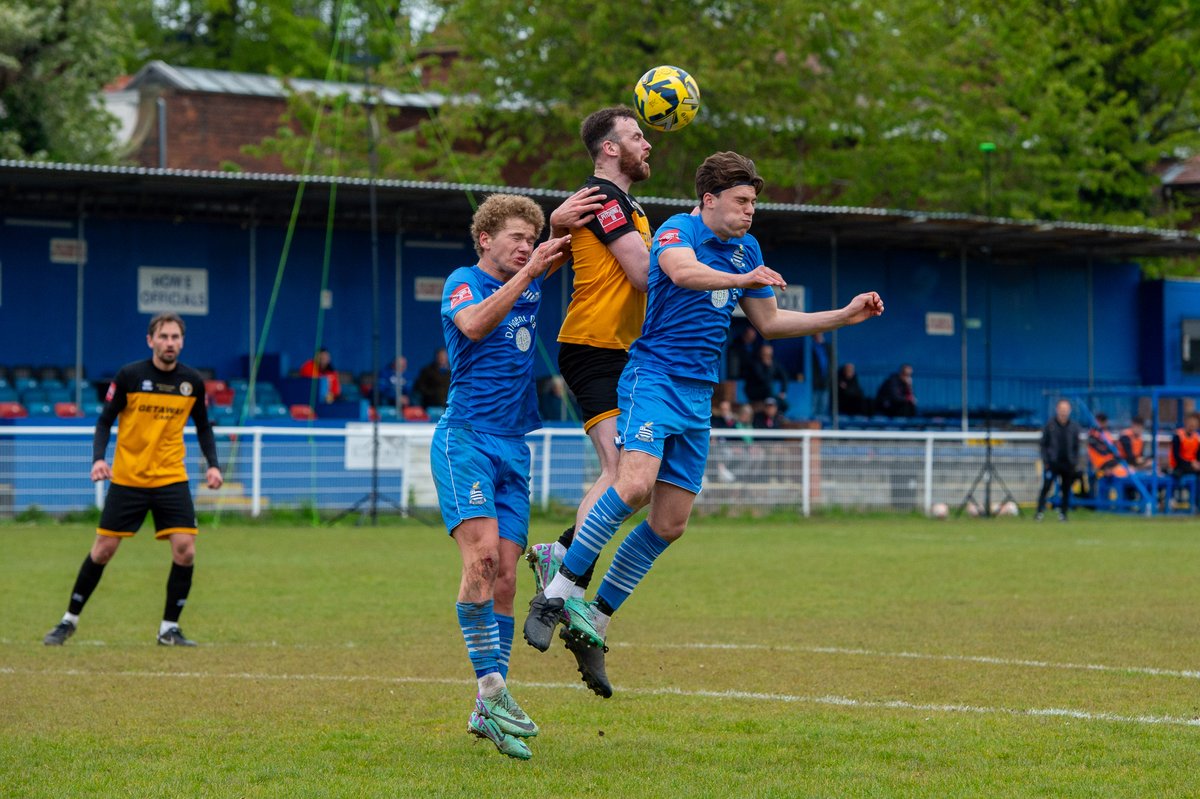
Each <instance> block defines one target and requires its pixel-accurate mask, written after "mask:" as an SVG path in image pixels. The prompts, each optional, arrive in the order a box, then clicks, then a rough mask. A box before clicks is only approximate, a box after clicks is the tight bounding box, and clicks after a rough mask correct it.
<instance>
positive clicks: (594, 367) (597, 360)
mask: <svg viewBox="0 0 1200 799" xmlns="http://www.w3.org/2000/svg"><path fill="white" fill-rule="evenodd" d="M628 362H629V353H627V352H625V350H608V349H604V348H603V347H589V346H588V345H586V344H568V343H565V342H563V343H560V344H559V345H558V370H559V371H560V372H562V376H563V380H565V381H567V388H569V389H571V393H572V394H574V395H575V399H576V400H578V401H579V409H580V411H581V412H582V413H583V429H584V430H590V429H591V428H592V425H594V424H596V423H597V422H599V421H602V420H604V419H609V418H612V417H614V416H616V415H617V382H618V381H620V379H621V372H622V370H624V369H625V364H626V363H628Z"/></svg>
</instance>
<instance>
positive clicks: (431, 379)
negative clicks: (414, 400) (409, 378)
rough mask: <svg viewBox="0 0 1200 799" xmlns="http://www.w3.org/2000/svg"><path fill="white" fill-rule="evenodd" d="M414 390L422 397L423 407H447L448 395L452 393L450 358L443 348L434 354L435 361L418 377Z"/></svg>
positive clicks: (426, 366)
mask: <svg viewBox="0 0 1200 799" xmlns="http://www.w3.org/2000/svg"><path fill="white" fill-rule="evenodd" d="M413 390H414V391H415V392H416V393H417V394H419V395H420V397H421V407H423V408H426V409H428V408H433V407H443V408H444V407H445V406H446V395H448V394H449V393H450V358H449V357H448V356H447V355H446V348H445V347H442V348H441V349H439V350H438V351H437V352H435V353H434V354H433V360H432V361H430V362H429V363H427V364H425V368H423V369H422V370H421V372H420V373H419V374H418V375H417V382H415V383H413Z"/></svg>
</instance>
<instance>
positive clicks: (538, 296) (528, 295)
mask: <svg viewBox="0 0 1200 799" xmlns="http://www.w3.org/2000/svg"><path fill="white" fill-rule="evenodd" d="M521 299H523V300H525V302H541V301H542V292H540V291H534V290H533V289H525V291H523V292H521Z"/></svg>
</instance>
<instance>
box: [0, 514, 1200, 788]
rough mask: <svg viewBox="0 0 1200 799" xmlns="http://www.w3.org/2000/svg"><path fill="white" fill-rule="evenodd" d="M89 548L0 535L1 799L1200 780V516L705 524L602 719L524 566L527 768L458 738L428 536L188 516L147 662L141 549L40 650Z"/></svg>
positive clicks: (460, 717) (521, 679)
mask: <svg viewBox="0 0 1200 799" xmlns="http://www.w3.org/2000/svg"><path fill="white" fill-rule="evenodd" d="M561 528H562V524H561V523H559V522H537V523H535V525H534V530H533V533H532V540H533V541H542V540H549V539H550V538H552V537H554V536H555V535H557V532H558V531H559V530H561ZM91 540H92V528H90V527H85V526H40V527H36V526H35V527H22V526H4V527H0V608H2V609H3V613H0V796H4V797H79V796H98V797H107V796H122V797H124V796H179V797H185V796H186V797H309V796H313V797H376V796H378V797H409V796H421V797H457V796H470V797H474V796H484V795H489V796H508V797H520V796H533V795H537V796H539V797H557V796H564V797H568V796H569V797H593V796H610V797H614V796H615V797H629V798H630V799H633V798H634V797H732V796H738V797H742V796H745V797H792V796H814V797H816V796H819V797H859V796H871V797H895V796H906V797H907V796H914V797H915V796H920V797H947V796H954V797H960V796H961V797H975V796H978V797H997V796H1005V797H1009V796H1054V797H1098V796H1104V797H1110V796H1130V797H1167V796H1195V795H1197V793H1200V777H1197V774H1198V773H1200V671H1197V669H1200V635H1198V633H1200V580H1198V579H1197V574H1198V573H1200V525H1197V523H1196V522H1194V521H1185V522H1179V521H1175V520H1142V519H1129V518H1099V517H1088V516H1086V515H1083V514H1080V515H1079V516H1078V518H1077V519H1075V520H1073V521H1072V522H1071V523H1069V524H1065V525H1064V524H1058V523H1056V522H1050V521H1047V522H1043V523H1040V524H1037V523H1034V522H1033V521H1032V520H1029V519H1027V518H1025V519H995V520H989V521H984V520H961V521H948V522H929V521H925V520H921V519H915V518H907V517H906V518H899V517H897V518H878V517H872V518H861V519H860V518H841V519H816V520H807V521H806V520H795V521H770V520H768V521H763V520H746V521H741V520H728V519H706V520H698V521H696V522H695V523H693V526H692V529H690V530H689V531H688V533H687V535H685V536H684V538H683V539H682V540H681V541H680V542H679V543H678V544H677V545H675V546H672V547H671V549H670V550H668V551H667V553H666V554H665V555H664V556H663V557H662V558H661V559H660V561H659V563H658V565H657V566H656V567H655V569H654V571H653V572H651V574H650V576H649V577H648V578H647V581H646V582H645V583H643V585H642V586H641V588H640V589H639V591H638V592H637V593H636V594H635V595H634V596H633V598H632V599H631V600H630V601H629V602H628V603H627V604H626V606H625V607H624V608H622V610H621V612H620V613H619V614H618V616H617V617H616V619H615V620H614V622H613V625H612V628H611V631H610V633H611V634H610V643H611V645H612V651H611V652H610V654H609V657H608V668H609V674H610V677H611V678H612V680H613V683H614V685H615V688H616V692H617V693H616V696H615V697H614V698H612V699H610V700H607V701H605V700H601V699H599V698H598V697H596V696H594V695H592V694H591V693H590V692H587V691H586V690H585V689H584V688H583V685H582V683H581V682H579V681H578V675H577V674H576V672H575V667H574V661H573V658H572V657H571V656H570V653H568V652H566V651H565V650H564V649H562V648H561V646H559V645H558V643H557V641H556V643H555V646H554V647H553V648H552V649H551V650H550V652H548V653H546V654H539V653H537V652H535V651H534V650H533V649H531V648H530V647H528V646H526V645H525V644H524V642H523V641H521V640H520V625H521V623H522V621H523V620H524V612H523V611H524V605H525V603H526V602H527V601H528V598H529V596H530V593H531V587H532V578H531V577H530V575H529V573H528V570H527V569H525V568H524V566H523V565H522V571H521V574H520V575H519V580H520V589H519V592H518V597H517V602H518V609H517V626H518V632H517V639H518V640H517V641H516V643H515V645H514V652H513V662H512V673H511V675H510V684H511V686H512V689H513V692H514V694H515V695H516V696H517V697H518V699H519V700H520V701H521V703H522V705H523V706H524V707H525V708H526V709H527V710H528V711H529V712H530V713H531V715H533V717H534V718H535V719H537V721H538V723H539V724H540V725H541V727H542V734H541V735H540V736H539V737H538V738H536V739H533V741H532V742H531V745H532V748H533V750H534V759H533V760H532V761H530V762H528V763H521V762H516V761H512V760H509V759H507V758H504V757H503V756H501V755H499V754H498V753H497V752H496V751H495V749H494V748H492V746H491V745H490V744H487V743H486V742H480V741H476V739H474V738H471V737H470V736H468V735H467V734H466V732H465V730H466V721H467V716H468V715H469V712H470V708H471V704H472V699H473V696H474V681H473V676H472V674H471V671H470V668H469V664H468V661H467V658H466V652H465V647H464V645H463V641H462V638H461V635H460V633H459V630H458V627H457V624H456V622H455V615H454V606H453V603H454V597H455V593H456V590H457V585H458V555H457V550H456V548H455V547H454V546H453V544H452V542H451V541H449V540H448V539H447V537H446V536H445V533H444V531H443V530H442V529H441V528H440V527H431V526H424V525H421V524H419V523H416V522H407V523H403V524H396V523H392V524H391V525H390V526H381V527H379V528H374V529H371V528H346V527H339V528H335V529H313V528H291V527H288V528H285V527H271V526H250V525H239V524H237V523H236V522H232V521H231V520H228V519H226V520H224V521H223V522H222V523H221V524H220V525H216V526H214V525H207V526H205V529H204V530H203V532H202V534H201V538H200V541H199V543H198V559H197V569H196V583H195V586H194V589H193V591H192V596H191V600H190V604H189V607H188V609H187V611H186V613H185V614H184V616H183V629H184V630H185V631H186V632H187V634H188V635H189V636H190V637H192V638H195V639H196V640H198V641H200V642H201V646H200V647H198V648H197V649H192V650H181V649H178V650H177V649H166V648H161V647H158V646H156V645H155V644H154V634H155V632H156V630H157V624H158V620H159V618H160V617H161V612H162V605H163V588H164V585H165V582H166V576H167V566H168V561H169V553H168V551H167V547H166V546H165V545H163V544H160V543H155V542H154V541H153V540H152V539H151V536H150V535H149V533H148V531H147V532H143V533H142V534H141V535H139V536H138V537H137V538H135V539H133V540H131V541H127V542H126V543H124V544H123V545H122V547H121V551H120V553H119V554H118V556H117V558H116V559H114V561H113V562H112V563H111V564H110V565H109V566H108V568H107V570H106V572H105V575H104V579H103V581H102V582H101V584H100V587H99V589H98V590H97V592H96V593H95V594H94V595H93V596H92V599H91V602H90V603H89V606H88V608H87V610H86V611H85V613H84V615H83V619H82V623H81V625H80V629H79V632H78V633H77V634H76V636H75V637H74V638H73V639H72V640H71V641H70V642H68V644H67V645H66V646H65V647H62V648H49V647H44V646H43V645H42V643H41V638H42V635H43V634H44V633H45V632H46V631H47V630H48V629H49V628H50V627H51V626H52V625H53V624H54V623H55V622H56V621H57V620H58V618H59V616H60V615H61V614H62V611H63V610H64V608H65V603H66V600H67V595H68V593H69V591H70V588H71V584H72V581H73V580H74V577H75V573H76V571H77V570H78V567H79V563H80V561H81V560H82V559H83V556H84V554H85V552H86V551H87V548H88V547H89V546H90V544H91ZM611 548H612V547H611V545H610V550H611Z"/></svg>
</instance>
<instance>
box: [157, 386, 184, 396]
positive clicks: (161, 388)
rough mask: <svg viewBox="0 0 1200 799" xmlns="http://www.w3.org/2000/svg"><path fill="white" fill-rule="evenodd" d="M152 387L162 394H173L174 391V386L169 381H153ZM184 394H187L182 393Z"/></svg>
mask: <svg viewBox="0 0 1200 799" xmlns="http://www.w3.org/2000/svg"><path fill="white" fill-rule="evenodd" d="M154 387H155V388H156V389H158V390H159V391H161V392H162V393H163V394H174V393H175V386H174V385H173V384H171V383H155V384H154ZM189 388H190V387H189ZM184 396H185V397H186V396H187V395H186V394H184Z"/></svg>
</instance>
